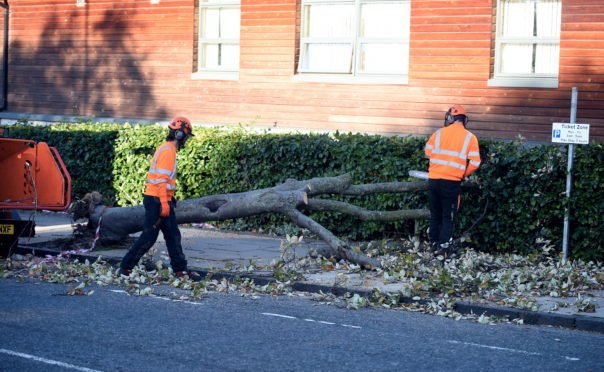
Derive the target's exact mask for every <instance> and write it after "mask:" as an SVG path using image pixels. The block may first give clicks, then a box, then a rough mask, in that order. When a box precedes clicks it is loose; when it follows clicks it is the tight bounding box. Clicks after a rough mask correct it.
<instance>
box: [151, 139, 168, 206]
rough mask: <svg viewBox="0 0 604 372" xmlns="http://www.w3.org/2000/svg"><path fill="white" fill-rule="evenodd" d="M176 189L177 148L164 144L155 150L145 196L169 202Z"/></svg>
mask: <svg viewBox="0 0 604 372" xmlns="http://www.w3.org/2000/svg"><path fill="white" fill-rule="evenodd" d="M174 189H176V146H174V145H173V144H172V143H170V142H164V143H163V144H162V145H161V146H159V147H158V148H157V150H155V154H154V155H153V160H151V166H150V167H149V172H148V173H147V182H146V188H145V194H146V195H149V196H157V197H158V198H159V199H160V200H161V201H163V202H168V201H170V200H171V199H172V196H174Z"/></svg>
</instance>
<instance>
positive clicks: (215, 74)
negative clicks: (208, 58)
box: [191, 71, 239, 80]
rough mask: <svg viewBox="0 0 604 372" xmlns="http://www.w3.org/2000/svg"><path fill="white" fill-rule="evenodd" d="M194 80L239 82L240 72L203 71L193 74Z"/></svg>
mask: <svg viewBox="0 0 604 372" xmlns="http://www.w3.org/2000/svg"><path fill="white" fill-rule="evenodd" d="M191 79H193V80H239V72H238V71H202V72H194V73H192V74H191Z"/></svg>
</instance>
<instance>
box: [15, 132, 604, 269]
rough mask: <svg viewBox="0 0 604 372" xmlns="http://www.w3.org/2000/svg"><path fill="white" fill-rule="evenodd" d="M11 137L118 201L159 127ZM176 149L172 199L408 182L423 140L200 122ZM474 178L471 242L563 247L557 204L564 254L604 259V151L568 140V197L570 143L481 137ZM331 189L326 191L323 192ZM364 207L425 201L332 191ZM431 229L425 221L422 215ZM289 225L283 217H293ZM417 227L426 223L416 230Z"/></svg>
mask: <svg viewBox="0 0 604 372" xmlns="http://www.w3.org/2000/svg"><path fill="white" fill-rule="evenodd" d="M11 134H12V135H13V137H18V138H25V139H32V140H35V141H45V142H48V143H49V144H50V145H51V146H55V147H57V149H58V150H59V153H60V154H61V157H62V158H63V160H64V161H65V163H66V165H67V168H68V170H69V172H70V174H71V176H72V178H73V183H74V187H73V190H74V195H75V196H76V197H81V196H83V195H84V194H85V193H87V192H90V191H93V190H97V191H99V192H101V193H102V194H103V195H104V196H105V197H109V199H113V200H115V203H116V204H117V205H120V206H129V205H135V204H139V203H140V202H141V200H142V193H143V191H144V180H145V176H146V172H147V170H148V167H149V162H150V160H151V158H152V156H153V152H154V150H155V148H156V147H157V146H158V145H159V144H161V143H162V141H163V140H164V137H165V135H166V130H165V128H161V127H159V126H157V125H114V124H98V123H95V124H92V123H81V124H57V125H53V126H31V125H27V124H18V125H15V126H14V127H13V128H11ZM195 135H196V136H195V137H193V138H192V139H191V140H189V142H188V143H187V146H186V148H184V149H182V150H181V151H180V152H179V156H178V189H177V193H176V196H177V198H178V199H187V198H195V197H201V196H204V195H213V194H223V193H233V192H243V191H249V190H254V189H259V188H265V187H272V186H275V185H277V184H280V183H282V182H284V181H285V180H286V179H288V178H295V179H308V178H312V177H326V176H336V175H340V174H343V173H351V175H352V176H353V179H354V182H355V183H359V184H362V183H378V182H392V181H408V180H410V178H409V177H408V175H407V174H408V171H409V170H414V169H415V170H426V169H427V166H428V163H427V161H426V160H425V159H424V157H423V147H424V143H425V141H426V139H425V138H417V137H385V136H378V135H363V134H351V133H347V134H344V133H335V134H333V135H328V134H300V133H297V134H269V133H262V134H261V133H253V132H251V131H248V130H246V129H245V128H242V127H239V128H236V129H229V130H226V129H219V128H196V129H195ZM480 144H481V153H482V155H483V164H482V166H481V168H480V169H479V170H478V171H477V172H476V175H477V176H478V177H479V180H480V183H481V187H480V188H478V189H473V190H468V191H464V193H463V194H462V203H461V209H460V215H459V218H458V219H457V226H456V231H457V232H458V233H460V232H461V231H465V229H467V228H468V227H469V226H471V225H472V223H473V222H474V221H475V220H476V219H477V218H478V217H479V216H480V215H481V214H482V212H483V208H484V206H485V205H486V201H487V199H488V208H487V210H486V216H485V218H484V219H483V220H482V222H481V223H480V224H479V225H478V226H477V227H476V228H475V229H474V230H473V231H472V241H471V242H470V244H471V245H473V246H475V247H477V248H478V249H480V250H482V251H488V252H517V253H522V254H530V253H532V252H535V251H536V250H540V249H542V248H545V247H547V246H554V247H555V248H556V249H558V250H560V247H561V240H562V226H563V219H564V210H565V206H566V205H567V203H568V205H569V206H570V208H571V220H570V221H571V226H570V231H571V234H572V236H571V238H570V242H569V243H570V247H571V253H572V255H573V257H575V258H582V259H585V260H589V259H595V260H603V259H604V250H603V249H602V242H603V241H604V235H603V234H604V221H603V216H604V186H603V182H604V151H603V148H602V147H603V145H602V144H601V143H599V144H598V143H592V144H590V145H581V146H576V153H575V164H574V170H573V176H574V178H573V192H572V195H571V198H570V201H568V202H567V199H566V198H565V197H564V190H565V182H566V176H565V175H566V158H567V154H566V151H567V150H566V147H563V146H554V145H541V146H536V147H530V148H528V147H526V146H524V145H523V144H521V143H517V142H501V141H494V140H486V139H482V140H480ZM330 198H331V197H330ZM333 198H334V199H336V200H341V201H346V202H350V203H353V204H355V205H357V206H360V207H364V208H367V209H371V210H398V209H410V208H426V207H427V204H428V201H427V197H426V194H425V193H405V194H403V195H397V194H381V195H372V196H363V197H348V196H338V197H333ZM312 217H313V218H314V219H316V220H317V221H318V222H319V223H321V224H323V225H324V226H325V227H326V228H328V229H330V230H332V231H333V232H334V233H336V234H338V235H340V236H346V237H348V238H350V239H357V240H359V239H369V238H371V239H375V238H383V237H395V236H401V237H408V236H410V235H412V234H413V228H414V224H413V222H412V221H401V222H396V223H381V222H379V223H378V222H366V223H359V221H358V220H357V219H355V218H352V217H349V216H344V215H339V214H335V213H313V214H312ZM231 223H232V225H231V226H238V227H239V228H243V229H259V228H262V229H264V230H265V231H271V230H274V231H278V230H283V227H284V226H290V225H289V222H288V221H287V220H286V218H285V217H283V216H281V215H262V216H254V217H249V218H242V219H239V220H237V221H231ZM422 226H423V227H427V222H426V221H423V222H422ZM290 227H291V226H290ZM423 231H425V228H423Z"/></svg>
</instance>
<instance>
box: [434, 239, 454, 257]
mask: <svg viewBox="0 0 604 372" xmlns="http://www.w3.org/2000/svg"><path fill="white" fill-rule="evenodd" d="M441 255H442V256H444V257H445V258H451V257H452V256H454V255H455V247H454V246H453V244H451V243H449V242H447V243H441V244H439V245H438V248H437V249H436V250H435V251H434V256H441Z"/></svg>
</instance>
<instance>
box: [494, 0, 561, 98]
mask: <svg viewBox="0 0 604 372" xmlns="http://www.w3.org/2000/svg"><path fill="white" fill-rule="evenodd" d="M526 1H527V2H531V3H534V4H535V3H538V2H540V1H541V0H526ZM559 2H560V3H561V1H559ZM502 3H503V0H497V16H496V17H497V18H496V19H497V21H496V22H497V23H496V36H495V66H494V67H495V70H494V73H493V78H491V79H489V80H488V86H492V87H529V88H558V76H559V68H560V29H559V30H558V35H557V37H539V36H533V37H525V38H520V37H503V36H502V33H503V28H504V19H503V18H504V14H503V13H504V12H503V4H502ZM561 13H562V5H561V4H560V14H558V17H561ZM557 21H558V23H559V24H560V28H561V22H560V19H558V20H557ZM506 43H510V44H511V43H516V44H533V45H534V46H535V45H538V44H556V45H557V46H558V63H557V65H558V71H557V72H556V73H555V74H544V73H534V72H532V73H525V74H522V73H503V72H501V65H502V50H503V46H502V45H503V44H506ZM532 59H533V61H532V63H533V64H534V63H535V56H534V55H533V56H532Z"/></svg>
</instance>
